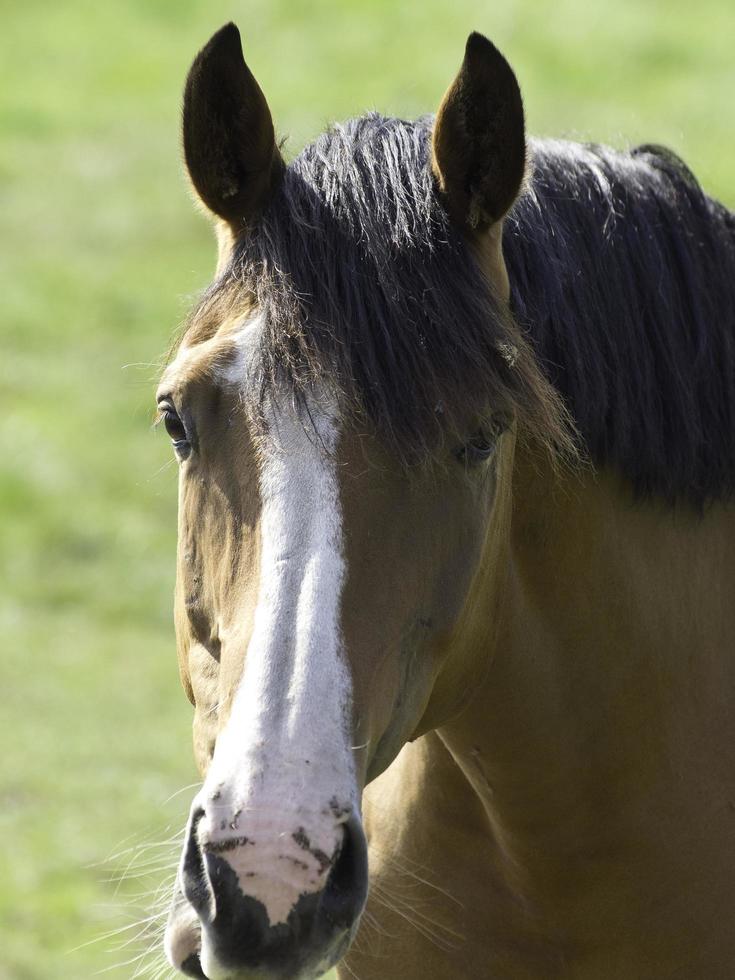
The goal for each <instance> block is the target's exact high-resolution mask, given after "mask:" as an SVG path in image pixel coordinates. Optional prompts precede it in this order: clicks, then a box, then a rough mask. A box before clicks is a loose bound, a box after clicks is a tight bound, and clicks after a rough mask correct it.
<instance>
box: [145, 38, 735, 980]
mask: <svg viewBox="0 0 735 980" xmlns="http://www.w3.org/2000/svg"><path fill="white" fill-rule="evenodd" d="M231 39H232V36H231V35H230V36H229V40H227V38H226V40H227V43H229V41H230V40H231ZM205 50H206V49H205ZM482 59H486V61H485V62H483V61H482ZM498 59H500V60H498ZM508 72H510V69H509V68H508V67H507V64H506V63H505V62H504V61H503V60H502V58H501V56H499V55H498V54H497V52H495V49H494V48H492V46H491V45H490V46H489V45H488V42H484V41H482V42H481V41H480V40H478V39H477V38H475V39H474V40H473V39H470V43H469V44H468V52H467V55H466V59H465V64H464V65H463V68H462V70H461V72H460V76H459V81H458V83H456V84H455V86H453V88H452V89H450V94H449V95H448V96H447V98H446V99H445V103H444V107H443V109H442V111H441V113H440V116H439V119H438V121H437V132H436V133H435V140H434V147H435V166H436V171H437V176H438V179H439V181H440V184H441V189H442V192H443V193H444V194H445V195H446V200H447V202H448V207H449V208H450V210H451V212H452V215H453V217H454V220H455V221H456V222H457V223H458V224H459V225H461V227H462V229H463V233H464V234H466V235H467V237H468V240H469V241H470V245H471V248H472V249H473V250H474V255H475V258H476V259H479V261H480V262H481V263H482V264H483V267H484V269H485V273H486V276H487V278H488V282H489V288H490V289H491V290H492V291H493V293H494V295H495V296H497V297H498V298H499V301H501V302H502V303H507V301H508V295H509V291H508V277H507V272H506V269H505V264H504V261H503V253H502V248H501V230H502V225H501V220H502V216H503V214H504V213H505V212H506V211H507V209H508V207H509V206H510V204H511V203H512V199H513V196H514V195H515V194H517V193H518V190H519V188H520V184H521V181H522V175H523V166H524V159H523V154H522V152H521V150H520V147H521V143H522V133H523V124H522V108H521V105H520V97H519V96H516V91H517V86H516V88H515V89H514V87H513V85H512V84H510V80H509V78H508ZM511 74H512V73H511ZM483 96H487V99H485V100H483V98H482V97H483ZM468 100H469V101H468ZM494 100H495V101H494ZM478 101H479V102H480V103H481V105H480V106H478V105H477V104H476V103H478ZM468 106H470V107H471V108H472V111H468ZM483 107H484V108H483ZM475 110H477V112H479V113H480V117H479V119H478V117H477V116H476V114H475ZM484 111H487V112H488V113H489V115H487V116H483V115H482V113H483V112H484ZM468 120H469V122H468ZM485 126H491V127H494V128H493V132H494V133H495V134H496V135H498V138H497V139H495V140H492V141H487V140H484V139H482V138H478V131H479V130H481V129H482V128H483V127H485ZM500 135H502V136H503V138H502V139H500ZM220 139H221V138H220ZM266 142H267V141H266ZM226 152H229V151H226ZM201 161H203V163H202V165H203V166H204V167H205V170H207V168H211V167H217V166H219V163H218V162H217V161H216V160H214V158H211V157H210V158H204V157H202V158H201V160H200V162H201ZM465 161H466V162H467V166H465V165H464V162H465ZM225 169H226V168H225ZM478 174H479V175H480V178H481V179H479V180H478V179H477V177H478ZM485 174H488V175H490V177H488V178H487V179H486V177H485V176H483V175H485ZM208 180H209V178H208V177H207V176H206V175H205V177H204V179H203V184H204V186H205V188H210V187H211V186H213V185H211V184H210V183H209V182H208ZM201 182H202V180H201V179H200V180H199V181H198V180H197V179H195V184H196V185H197V186H199V183H201ZM254 186H255V187H256V188H257V194H256V198H257V201H255V199H254V200H253V201H250V205H252V206H253V207H254V208H255V209H256V210H257V208H258V207H260V206H262V202H263V199H264V198H265V197H267V194H268V193H269V190H268V187H267V186H266V184H264V183H262V182H259V179H258V178H256V183H255V185H254ZM207 193H208V194H209V196H210V200H214V197H216V195H214V196H212V194H211V193H210V191H209V190H207ZM220 196H221V195H220ZM250 205H249V206H250ZM210 206H211V205H210ZM218 206H219V205H218ZM214 210H217V208H214ZM217 213H222V212H221V211H217ZM220 241H221V243H222V244H221V248H222V253H221V264H222V263H223V262H224V263H225V264H226V262H227V260H228V256H229V251H230V250H231V248H232V238H228V237H227V235H225V236H224V237H222V236H221V238H220ZM222 255H224V258H222ZM254 303H256V300H255V297H254V295H251V294H249V293H248V292H247V290H243V291H242V293H241V294H240V295H239V297H236V294H235V293H234V292H233V291H232V290H231V289H228V290H225V291H224V292H223V291H214V292H213V293H212V294H210V295H209V296H208V297H207V298H206V299H205V302H204V303H203V304H202V305H201V306H200V308H199V310H198V311H197V313H196V315H195V317H194V319H193V321H192V322H191V324H190V325H189V328H188V331H187V333H186V335H185V337H184V341H183V344H182V346H181V348H180V349H179V352H178V354H177V357H176V359H175V360H174V361H173V363H172V364H171V365H170V366H169V368H168V369H167V371H166V372H165V374H164V377H163V379H162V382H161V387H160V389H159V392H160V394H161V395H166V396H167V397H168V398H169V399H170V401H171V403H172V404H174V405H175V406H176V409H177V411H178V412H179V414H180V415H181V416H182V418H184V419H185V420H186V421H187V422H188V426H189V430H190V432H191V433H192V440H193V445H194V451H193V452H192V454H191V457H190V458H189V459H188V460H187V461H186V463H185V464H184V465H183V466H182V472H181V484H180V517H179V554H178V578H177V593H176V626H177V637H178V646H179V657H180V667H181V674H182V678H183V681H184V686H185V688H186V690H187V693H188V694H189V696H190V697H191V699H192V701H193V702H194V704H195V723H194V731H195V752H196V756H197V761H198V764H199V766H200V769H201V770H202V772H205V771H206V769H207V767H208V764H209V760H210V758H211V754H212V751H213V747H214V744H215V742H216V739H217V737H218V733H219V732H220V731H221V729H222V726H223V725H224V723H225V721H226V719H227V716H228V713H229V711H230V700H231V697H232V692H233V689H234V687H235V685H236V683H237V681H238V679H239V677H240V676H241V673H242V667H243V659H244V656H245V651H246V649H247V646H248V639H249V637H250V634H251V632H252V622H253V615H254V611H255V608H256V605H257V602H258V588H259V561H260V547H261V541H260V500H259V491H258V482H257V478H258V467H259V456H258V440H259V439H260V438H262V437H263V435H262V433H260V432H259V431H258V429H257V426H255V425H254V424H253V419H252V415H251V414H250V413H249V412H248V411H247V398H246V399H242V398H241V393H240V392H239V391H238V390H237V389H236V388H232V387H228V386H226V385H222V384H218V383H217V382H216V374H215V372H214V370H213V369H214V368H216V367H218V366H223V365H226V364H228V363H229V361H230V359H232V358H233V357H234V356H235V353H236V352H235V349H234V344H233V339H232V331H233V328H234V327H235V326H236V325H237V323H238V317H240V316H241V315H242V314H243V313H245V312H247V311H248V310H249V309H250V308H251V307H252V306H253V304H254ZM351 423H352V424H346V425H345V426H344V429H343V432H342V435H341V438H340V442H339V446H338V448H337V450H336V454H335V455H336V462H337V472H338V474H339V496H340V501H341V506H342V511H343V514H342V516H343V526H344V531H345V540H344V559H345V564H346V569H347V581H346V585H345V588H344V593H343V595H342V609H341V623H340V626H341V633H342V636H343V641H344V650H345V657H346V660H347V663H348V667H349V671H350V674H351V676H352V682H353V689H354V697H353V704H352V706H351V709H352V720H353V739H354V742H353V744H354V746H355V753H356V762H357V769H358V775H359V778H360V780H361V782H362V784H367V783H369V785H367V788H366V790H365V794H364V814H365V825H366V829H367V831H368V835H369V843H370V867H371V892H370V896H369V899H368V906H367V911H366V913H365V916H364V919H363V925H362V928H361V932H360V934H359V936H358V938H357V941H356V942H355V944H354V946H353V947H352V949H351V950H350V952H349V953H348V955H347V957H346V959H345V960H344V961H343V964H342V965H341V966H340V967H339V975H340V980H348V978H350V977H351V978H358V980H385V978H387V977H401V978H404V980H549V978H573V980H620V978H628V977H630V978H639V977H640V978H643V977H645V978H650V980H664V978H674V977H676V978H680V980H701V978H705V977H706V978H708V980H710V978H711V980H719V978H721V980H725V978H727V977H730V976H732V964H733V962H734V961H735V930H734V929H733V928H732V917H733V909H735V860H734V859H733V857H732V854H733V849H732V846H731V839H732V835H733V830H734V829H735V713H733V710H732V705H733V701H734V700H735V659H734V658H733V656H732V654H733V640H732V637H733V635H734V634H735V613H734V612H733V608H734V607H733V603H732V596H733V595H734V594H735V559H734V558H733V546H732V545H733V541H735V509H734V508H733V506H732V505H724V504H718V505H717V506H713V507H712V508H711V509H710V510H708V511H707V512H706V514H705V515H704V516H703V517H700V516H697V515H695V514H693V513H692V511H691V510H690V509H684V508H682V509H674V508H669V507H665V506H664V505H663V504H662V503H660V502H659V501H656V500H649V501H646V502H639V503H633V502H631V495H630V493H629V491H628V487H627V485H626V484H625V483H624V482H623V481H622V480H621V479H620V478H619V477H618V476H617V475H615V474H613V473H612V472H610V471H609V470H601V471H600V472H598V473H593V472H592V471H591V470H590V471H587V472H585V473H582V474H580V473H578V472H574V473H572V472H569V471H564V472H563V474H560V473H559V472H558V471H557V470H555V469H554V466H553V463H552V462H551V461H550V460H549V458H548V456H546V455H543V454H542V455H539V454H538V453H536V452H534V447H533V445H531V444H529V443H528V442H527V441H526V442H524V441H523V440H522V439H519V438H518V425H517V421H516V420H513V419H511V421H510V424H509V426H508V428H507V430H506V431H505V432H504V433H503V434H502V435H501V436H500V437H499V439H498V442H497V446H496V450H495V454H494V457H493V458H492V459H491V460H488V461H487V462H486V463H484V464H483V465H480V466H477V467H474V468H471V469H470V468H464V469H463V468H462V466H460V465H458V464H457V462H456V460H455V459H454V457H453V454H452V449H453V448H454V447H452V446H445V447H444V458H443V459H442V460H441V463H442V465H432V466H426V467H423V468H416V469H415V470H414V471H412V473H411V474H410V475H409V474H407V472H406V468H405V466H403V465H402V462H401V460H400V459H399V458H398V457H397V456H396V454H395V453H392V452H391V451H390V450H389V448H387V447H386V443H385V442H384V441H382V440H381V439H380V438H379V437H377V436H376V434H375V433H374V432H370V431H366V430H365V429H362V428H358V427H357V426H356V425H355V424H354V419H352V420H351ZM477 423H478V419H477V418H476V417H474V416H472V417H467V418H466V421H465V432H466V435H467V437H468V438H469V437H470V436H472V434H473V432H474V431H476V427H477ZM435 462H438V460H435ZM310 764H313V765H318V760H310ZM292 803H293V804H297V803H298V801H289V805H290V804H292ZM180 936H181V939H180V948H181V949H182V950H184V951H185V954H186V955H190V953H191V950H192V948H194V946H193V945H192V943H193V941H194V939H195V936H194V938H192V925H191V922H185V923H184V925H183V926H182V927H181V929H180ZM182 955H184V954H183V953H182Z"/></svg>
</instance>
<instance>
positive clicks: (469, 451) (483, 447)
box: [455, 430, 497, 467]
mask: <svg viewBox="0 0 735 980" xmlns="http://www.w3.org/2000/svg"><path fill="white" fill-rule="evenodd" d="M496 443H497V433H495V432H492V433H490V432H485V431H483V430H480V431H479V432H476V433H475V434H474V435H473V436H472V438H471V439H468V440H467V442H466V443H465V444H464V445H463V446H461V447H460V448H459V449H458V450H457V451H456V453H455V456H456V457H457V460H458V461H459V462H460V463H462V465H463V466H467V467H472V466H479V465H480V463H484V462H485V460H487V459H490V457H491V456H492V454H493V453H494V452H495V446H496Z"/></svg>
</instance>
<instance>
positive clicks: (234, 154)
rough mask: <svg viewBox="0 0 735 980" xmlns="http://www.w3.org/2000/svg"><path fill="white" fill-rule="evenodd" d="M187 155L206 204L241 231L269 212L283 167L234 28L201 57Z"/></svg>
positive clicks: (188, 109)
mask: <svg viewBox="0 0 735 980" xmlns="http://www.w3.org/2000/svg"><path fill="white" fill-rule="evenodd" d="M183 137H184V157H185V159H186V166H187V169H188V171H189V176H190V177H191V181H192V183H193V185H194V188H195V190H196V192H197V194H198V195H199V197H200V198H201V200H202V202H203V203H204V204H205V205H206V206H207V207H208V208H209V209H210V211H213V212H214V213H215V214H216V215H219V217H220V218H224V219H225V220H226V221H227V222H229V224H230V225H231V227H232V228H233V231H235V232H236V233H237V232H239V231H242V229H243V228H244V227H246V226H247V225H249V224H250V223H251V222H252V220H253V219H254V218H255V217H256V216H257V214H258V213H259V212H260V211H261V210H262V209H263V207H264V205H265V204H266V202H267V200H268V197H269V196H270V194H271V193H272V191H273V189H274V187H275V185H276V184H277V182H278V180H279V179H280V177H281V175H282V173H283V169H284V164H283V160H282V158H281V154H280V153H279V150H278V146H277V145H276V140H275V134H274V131H273V120H272V119H271V114H270V109H269V108H268V103H267V102H266V100H265V96H264V95H263V93H262V91H261V90H260V86H259V85H258V83H257V82H256V81H255V78H254V77H253V74H252V72H251V71H250V69H249V68H248V66H247V65H246V64H245V59H244V58H243V54H242V45H241V43H240V32H239V31H238V29H237V27H236V26H235V25H234V24H227V25H226V26H225V27H223V28H221V29H220V30H219V31H217V33H216V34H215V35H214V36H213V37H212V38H211V40H210V41H209V43H208V44H207V45H205V47H204V48H202V50H201V51H200V52H199V54H198V55H197V56H196V58H195V59H194V63H193V64H192V66H191V68H190V69H189V75H188V77H187V79H186V88H185V89H184V121H183Z"/></svg>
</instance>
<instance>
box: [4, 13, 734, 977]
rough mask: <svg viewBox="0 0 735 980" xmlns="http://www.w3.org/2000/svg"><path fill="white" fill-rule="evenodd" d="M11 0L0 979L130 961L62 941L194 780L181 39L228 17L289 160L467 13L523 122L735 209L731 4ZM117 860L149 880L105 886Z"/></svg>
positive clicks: (201, 252)
mask: <svg viewBox="0 0 735 980" xmlns="http://www.w3.org/2000/svg"><path fill="white" fill-rule="evenodd" d="M0 13H2V14H3V17H2V23H3V32H2V39H1V40H0V54H1V57H0V136H1V138H0V215H2V226H3V246H2V251H1V252H0V298H1V299H0V301H1V302H2V317H1V319H0V330H1V331H2V333H1V335H0V345H1V347H0V351H1V353H0V398H1V399H2V406H3V411H2V413H0V460H1V462H0V513H1V514H2V518H1V523H0V577H1V579H2V582H1V588H0V636H2V640H3V647H4V649H3V655H2V658H1V659H0V730H2V733H3V746H4V748H3V753H2V765H1V767H0V832H1V834H2V840H3V849H2V853H1V854H0V978H2V980H48V978H51V977H55V978H65V977H69V978H87V977H91V976H93V975H95V974H96V972H97V971H99V970H105V969H108V968H109V973H108V974H107V975H108V976H110V977H111V978H126V977H132V976H133V974H134V973H135V970H136V965H135V964H128V965H119V966H116V965H115V964H117V963H122V962H123V961H124V960H126V959H127V958H129V956H133V955H135V954H136V953H137V952H138V951H139V949H140V945H139V943H138V942H137V941H136V942H134V943H133V944H132V946H131V948H130V949H129V950H126V949H123V950H121V951H118V952H114V951H111V948H110V947H111V946H112V945H114V942H113V941H102V942H99V941H98V942H92V944H91V945H89V946H82V948H78V949H75V948H76V947H79V946H80V945H81V944H83V943H87V942H90V941H92V940H95V939H98V938H99V937H100V936H101V935H102V934H103V933H105V932H107V931H110V930H115V929H119V928H122V927H123V926H125V925H126V923H128V922H129V920H130V918H131V917H133V916H135V915H136V914H140V915H145V914H146V910H147V909H148V907H149V899H147V898H145V897H144V898H137V897H136V893H137V891H138V890H139V889H146V888H151V887H154V886H155V885H156V884H157V883H158V882H159V881H160V880H161V878H162V877H163V870H162V869H161V870H159V869H158V863H159V859H158V857H157V855H158V853H159V852H158V851H157V850H155V849H145V848H144V847H143V844H144V842H145V841H147V840H149V839H152V840H154V839H156V837H157V836H158V837H165V836H167V834H168V833H172V832H173V831H177V830H178V829H179V828H180V827H181V826H182V824H183V818H184V814H185V811H186V807H187V803H188V800H189V799H190V797H191V790H189V791H187V792H185V793H183V794H181V795H180V796H178V797H177V798H176V799H174V800H173V801H170V802H168V803H167V802H166V801H167V800H168V798H169V797H170V796H171V794H172V793H174V792H175V791H176V790H178V789H179V788H180V787H182V786H184V785H185V784H187V783H191V782H192V781H193V780H194V779H195V778H196V776H195V772H194V769H193V764H192V762H191V754H190V747H189V722H190V711H189V709H188V706H187V703H186V701H185V699H184V696H183V694H182V693H181V692H180V690H179V687H178V680H177V674H176V667H175V657H174V645H173V632H172V626H171V614H170V606H171V592H172V587H173V575H174V550H175V506H176V490H175V483H176V474H175V467H174V465H173V464H172V463H171V461H170V458H171V454H170V451H169V449H168V447H167V445H166V440H165V438H162V437H161V434H160V433H158V434H156V435H154V434H153V433H152V432H151V430H150V418H151V405H152V392H153V386H154V381H155V378H156V375H157V372H158V364H159V363H160V358H161V354H162V352H163V351H165V349H166V347H167V344H168V342H169V338H170V336H171V333H172V331H173V329H174V328H175V326H176V325H177V323H178V322H179V321H180V320H181V318H182V316H183V315H184V313H185V311H186V308H187V306H188V304H189V301H190V297H191V296H192V295H193V294H195V293H196V291H197V290H199V289H200V288H201V287H202V286H204V285H205V284H206V282H207V280H208V277H209V274H210V272H211V269H212V264H213V248H212V244H211V241H210V235H209V231H208V229H207V227H206V224H205V222H204V221H203V220H202V219H201V218H200V217H198V216H197V215H195V213H194V211H193V209H192V207H191V206H190V204H189V201H188V199H187V189H186V183H185V181H184V179H183V177H182V174H181V167H180V163H179V149H178V139H179V137H178V123H179V119H178V116H179V93H180V90H181V85H182V82H183V78H184V75H185V72H186V69H187V67H188V64H189V62H190V60H191V58H192V56H193V55H194V53H195V51H196V49H197V48H198V47H199V46H201V44H203V43H204V41H205V40H206V39H207V37H208V36H209V34H210V33H211V32H212V31H213V30H214V29H216V28H217V27H218V26H219V25H220V24H221V23H223V22H224V21H226V20H227V19H230V18H233V19H235V20H236V21H237V22H238V23H239V25H240V27H241V30H242V33H243V36H244V39H245V45H246V54H247V56H248V58H249V60H250V63H251V66H252V67H253V69H254V70H255V72H256V75H257V76H258V78H259V79H260V81H261V84H262V86H263V88H264V89H265V91H266V93H267V95H268V98H269V101H270V103H271V107H272V109H273V113H274V116H275V118H276V120H277V125H278V128H279V130H280V132H281V133H283V134H288V136H289V141H288V148H289V150H290V151H291V152H294V151H296V150H297V149H298V148H299V147H300V146H301V145H303V143H304V142H305V141H306V140H307V139H308V138H310V137H311V136H313V135H315V134H316V133H317V132H318V131H319V130H320V129H321V128H322V127H323V126H324V125H325V124H326V123H327V122H329V121H330V120H332V119H338V118H343V117H346V116H348V115H352V114H356V113H358V112H361V111H364V110H365V109H368V108H377V109H380V110H382V111H385V112H392V113H397V114H403V115H409V116H411V115H416V114H419V113H423V112H426V111H430V110H432V109H433V108H435V106H436V105H437V104H438V101H439V99H440V97H441V95H442V93H443V91H444V89H445V88H446V86H447V85H448V83H449V81H450V80H451V78H452V75H453V73H454V71H455V70H456V68H457V66H458V64H459V62H460V60H461V54H462V49H463V44H464V40H465V37H466V35H467V33H468V32H469V31H470V30H471V29H479V30H482V31H484V32H485V33H487V34H489V35H490V36H491V37H492V38H493V39H494V40H495V41H496V43H498V45H499V46H500V47H501V48H502V49H503V50H504V51H505V53H506V54H507V55H508V57H509V58H510V60H511V61H512V63H513V65H514V67H515V69H516V71H517V73H518V76H519V78H520V80H521V85H522V88H523V90H524V94H525V100H526V107H527V113H528V119H529V128H530V129H531V130H532V131H533V132H536V133H541V134H552V135H568V136H572V137H579V138H593V139H596V140H606V141H610V142H613V143H616V144H625V143H627V142H635V141H643V140H645V141H651V142H663V143H668V144H669V145H671V146H672V147H673V148H675V149H676V150H678V151H679V152H681V153H682V154H683V156H684V157H685V159H686V160H687V161H688V163H689V164H690V165H691V166H692V168H693V169H694V171H695V172H696V173H697V174H698V175H699V177H700V179H701V180H702V182H703V183H704V185H705V187H706V188H707V189H708V190H709V191H710V192H712V193H714V194H715V195H717V196H720V197H721V198H723V199H724V200H725V201H726V202H727V203H729V204H730V206H733V205H735V168H733V164H732V160H733V156H734V153H733V151H734V149H735V147H734V146H733V108H732V93H733V91H735V60H734V59H733V54H732V39H733V37H735V5H733V4H732V3H730V2H728V0H700V2H699V3H698V4H696V5H694V4H691V3H684V2H682V0H648V2H647V3H645V4H643V3H640V2H638V0H598V2H597V3H596V4H594V5H591V4H589V3H587V2H584V0H559V2H557V3H556V4H554V5H553V7H551V6H549V5H545V4H541V3H538V2H533V0H507V2H505V3H495V4H492V5H486V4H479V3H470V2H467V0H455V2H453V3H452V4H446V3H444V2H441V0H424V2H422V3H418V2H417V3H415V4H410V3H403V4H396V3H395V2H388V0H349V2H341V3H338V2H336V0H331V2H326V0H310V2H308V3H307V2H306V0H291V2H288V3H287V2H286V0H252V2H248V3H245V2H241V3H240V2H229V3H225V2H211V3H207V4H204V3H197V2H193V0H126V2H108V3H105V4H98V3H92V2H86V0H66V2H64V3H55V2H50V0H48V2H43V0H26V2H24V3H22V4H21V3H18V2H15V0H14V2H12V4H11V3H10V2H9V0H4V2H3V3H0ZM167 826H170V828H171V829H170V830H168V831H167V830H166V827H167ZM130 847H132V848H133V851H132V852H130V853H128V852H127V851H126V849H127V848H130ZM120 851H122V852H126V853H123V854H120V856H119V857H117V858H116V859H115V860H114V861H112V862H110V863H108V864H107V865H102V866H100V862H101V861H103V860H104V858H105V857H106V856H107V855H109V854H111V853H115V852H120ZM160 853H161V854H162V855H163V857H162V859H161V860H162V861H164V860H167V859H169V858H171V859H174V858H175V848H173V849H172V848H164V849H162V850H161V852H160ZM131 858H132V860H133V865H134V868H137V869H138V870H139V871H144V870H145V867H144V866H145V865H146V864H147V865H148V871H149V872H150V873H149V874H147V875H146V874H143V876H142V877H141V878H137V877H136V878H131V879H129V880H128V881H126V882H123V883H122V885H120V886H119V887H118V886H117V885H116V884H115V882H114V881H108V880H106V879H108V878H109V877H110V874H111V873H114V870H115V868H116V867H119V866H121V865H124V864H125V863H127V861H128V860H130V859H131ZM154 932H155V931H154V929H153V927H152V924H147V925H145V926H144V927H143V934H144V935H143V940H146V939H148V938H149V937H150V939H151V941H152V940H153V938H155V935H154ZM131 935H132V934H127V933H124V934H123V935H122V939H123V940H125V939H128V938H131ZM72 950H75V951H73V952H72ZM387 975H389V974H387Z"/></svg>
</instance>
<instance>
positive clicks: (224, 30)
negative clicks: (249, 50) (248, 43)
mask: <svg viewBox="0 0 735 980" xmlns="http://www.w3.org/2000/svg"><path fill="white" fill-rule="evenodd" d="M214 51H217V52H218V53H219V54H229V55H235V56H237V57H240V58H242V41H241V39H240V31H239V30H238V27H237V24H234V23H233V22H232V21H230V22H229V24H225V25H224V27H220V29H219V30H218V31H217V32H216V33H214V34H213V35H212V36H211V37H210V39H209V40H208V41H207V43H206V44H205V45H204V47H203V48H202V54H211V53H212V52H214Z"/></svg>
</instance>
